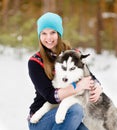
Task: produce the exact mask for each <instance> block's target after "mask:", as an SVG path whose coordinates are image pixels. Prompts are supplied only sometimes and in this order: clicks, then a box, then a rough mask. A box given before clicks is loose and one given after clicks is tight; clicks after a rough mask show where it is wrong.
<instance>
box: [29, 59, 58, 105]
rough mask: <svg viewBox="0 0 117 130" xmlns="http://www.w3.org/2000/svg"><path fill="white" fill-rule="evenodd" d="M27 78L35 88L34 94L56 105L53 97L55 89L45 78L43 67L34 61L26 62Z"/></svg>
mask: <svg viewBox="0 0 117 130" xmlns="http://www.w3.org/2000/svg"><path fill="white" fill-rule="evenodd" d="M28 69H29V76H30V78H31V80H32V82H33V84H34V86H35V89H36V93H37V94H38V93H39V94H40V95H41V96H42V97H43V98H44V99H45V100H47V101H48V102H50V103H52V104H56V103H57V102H56V100H55V97H54V93H55V89H54V87H53V86H52V82H51V80H50V79H49V78H48V77H47V76H46V74H45V72H44V69H43V67H42V66H41V65H40V64H38V63H37V62H35V61H32V60H29V62H28Z"/></svg>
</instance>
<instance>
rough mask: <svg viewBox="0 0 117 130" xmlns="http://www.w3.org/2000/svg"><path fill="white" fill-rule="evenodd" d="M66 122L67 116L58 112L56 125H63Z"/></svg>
mask: <svg viewBox="0 0 117 130" xmlns="http://www.w3.org/2000/svg"><path fill="white" fill-rule="evenodd" d="M64 120H65V114H62V113H59V112H57V113H56V116H55V121H56V123H57V124H60V123H63V121H64Z"/></svg>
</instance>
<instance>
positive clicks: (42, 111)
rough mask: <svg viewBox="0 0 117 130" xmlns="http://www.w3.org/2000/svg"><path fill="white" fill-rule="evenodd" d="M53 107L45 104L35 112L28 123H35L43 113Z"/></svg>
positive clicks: (47, 103)
mask: <svg viewBox="0 0 117 130" xmlns="http://www.w3.org/2000/svg"><path fill="white" fill-rule="evenodd" d="M54 107H55V105H52V104H50V103H49V102H46V103H45V104H44V105H43V106H42V107H41V108H40V109H39V110H38V111H36V112H35V114H34V115H33V116H32V117H31V119H30V122H31V123H37V122H38V121H39V120H40V119H41V118H42V116H43V115H44V114H45V113H47V112H48V111H49V110H51V109H52V108H54Z"/></svg>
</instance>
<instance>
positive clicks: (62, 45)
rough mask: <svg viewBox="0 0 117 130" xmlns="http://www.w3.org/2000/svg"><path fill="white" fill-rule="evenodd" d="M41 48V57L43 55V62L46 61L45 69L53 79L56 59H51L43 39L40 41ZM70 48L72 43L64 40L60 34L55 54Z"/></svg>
mask: <svg viewBox="0 0 117 130" xmlns="http://www.w3.org/2000/svg"><path fill="white" fill-rule="evenodd" d="M39 49H40V54H41V57H42V59H43V63H44V71H45V73H46V75H47V76H48V78H49V79H51V80H52V79H53V77H54V64H55V61H51V60H50V59H49V57H48V53H47V51H46V50H45V48H44V46H43V44H42V43H41V41H40V43H39ZM69 49H71V46H70V44H68V43H65V42H63V41H62V39H61V37H60V36H59V35H58V44H57V46H56V49H55V54H56V55H57V56H58V55H59V54H60V53H61V52H62V51H65V50H69Z"/></svg>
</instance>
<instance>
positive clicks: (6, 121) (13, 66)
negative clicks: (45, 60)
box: [0, 0, 117, 130]
mask: <svg viewBox="0 0 117 130" xmlns="http://www.w3.org/2000/svg"><path fill="white" fill-rule="evenodd" d="M47 11H51V12H55V13H58V14H59V15H61V16H62V18H63V26H64V35H63V39H64V40H67V41H69V42H70V43H71V44H72V46H73V47H79V48H80V49H81V51H82V52H83V53H90V54H91V56H90V57H88V58H87V61H86V62H87V63H88V65H89V67H90V70H91V71H92V72H93V73H94V75H95V76H96V77H97V78H98V79H99V81H100V82H101V83H102V86H103V88H104V91H105V92H106V93H107V95H108V96H109V97H111V99H112V100H113V102H114V104H115V105H116V106H117V96H116V92H117V0H33V1H32V0H0V130H28V127H27V120H26V118H27V115H28V112H29V106H30V104H31V103H32V101H33V97H34V96H35V95H34V89H33V84H32V82H31V81H30V79H29V76H28V68H27V62H28V59H29V57H30V56H31V55H32V54H33V53H34V52H35V51H37V50H38V37H37V32H36V20H37V19H38V17H40V15H42V14H43V13H44V12H47Z"/></svg>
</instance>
